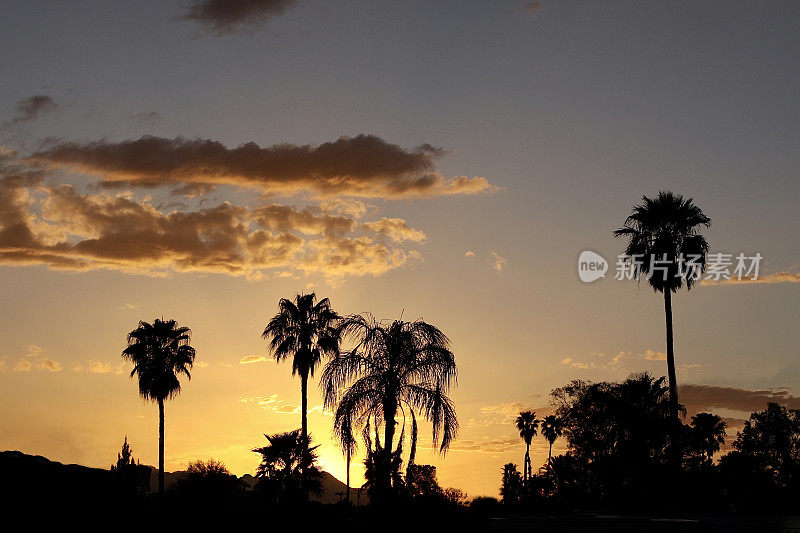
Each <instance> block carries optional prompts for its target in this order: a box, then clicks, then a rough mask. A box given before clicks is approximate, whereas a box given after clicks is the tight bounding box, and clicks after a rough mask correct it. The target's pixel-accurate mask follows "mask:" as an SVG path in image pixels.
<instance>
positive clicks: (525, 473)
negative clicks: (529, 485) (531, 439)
mask: <svg viewBox="0 0 800 533" xmlns="http://www.w3.org/2000/svg"><path fill="white" fill-rule="evenodd" d="M530 459H531V445H530V444H528V443H525V460H524V462H523V463H524V464H523V465H522V481H528V461H530Z"/></svg>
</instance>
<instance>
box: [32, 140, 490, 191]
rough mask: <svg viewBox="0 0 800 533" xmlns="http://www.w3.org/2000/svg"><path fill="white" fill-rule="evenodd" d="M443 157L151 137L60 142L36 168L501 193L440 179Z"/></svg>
mask: <svg viewBox="0 0 800 533" xmlns="http://www.w3.org/2000/svg"><path fill="white" fill-rule="evenodd" d="M442 153H443V151H442V150H441V149H439V148H435V147H433V146H430V145H427V144H424V145H422V146H420V147H418V148H415V149H410V150H409V149H404V148H402V147H400V146H398V145H396V144H391V143H388V142H386V141H384V140H383V139H381V138H380V137H376V136H374V135H358V136H356V137H340V138H339V139H337V140H335V141H331V142H326V143H322V144H320V145H316V146H313V145H296V144H277V145H273V146H268V147H263V148H262V147H260V146H259V145H257V144H256V143H252V142H250V143H246V144H242V145H240V146H238V147H236V148H228V147H226V146H225V145H223V144H222V143H220V142H218V141H214V140H208V139H184V138H181V137H177V138H175V139H167V138H163V137H153V136H144V137H141V138H140V139H137V140H129V141H122V142H109V141H97V142H91V143H84V144H81V143H75V142H60V143H56V144H54V145H52V146H51V147H50V148H48V149H46V150H42V151H39V152H37V153H35V154H33V155H32V156H31V157H30V158H29V161H30V162H38V163H44V164H47V165H50V166H51V167H61V168H70V169H73V170H78V171H80V172H84V173H88V174H93V175H98V176H100V177H101V178H102V180H103V184H104V185H105V186H107V187H114V186H116V187H124V186H133V185H135V186H141V187H158V186H162V185H182V186H197V185H201V186H216V185H233V186H236V187H245V188H251V189H257V190H260V191H263V192H266V193H270V194H273V195H292V194H296V193H299V192H311V193H314V194H316V195H318V196H357V197H373V198H419V197H430V196H443V195H455V194H475V193H480V192H487V191H491V190H493V189H494V188H493V187H492V186H491V185H490V184H489V182H488V180H486V178H483V177H473V178H469V177H466V176H459V177H455V178H452V179H446V178H444V177H443V176H442V175H441V174H439V173H438V172H436V171H435V167H436V165H435V159H436V158H437V157H438V156H440V155H441V154H442Z"/></svg>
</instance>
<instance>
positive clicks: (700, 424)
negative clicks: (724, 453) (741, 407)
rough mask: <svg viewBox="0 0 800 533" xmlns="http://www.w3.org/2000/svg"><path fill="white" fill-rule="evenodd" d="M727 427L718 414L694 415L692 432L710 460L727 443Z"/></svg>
mask: <svg viewBox="0 0 800 533" xmlns="http://www.w3.org/2000/svg"><path fill="white" fill-rule="evenodd" d="M726 427H727V424H726V423H725V422H723V420H722V418H720V417H719V416H718V415H714V414H711V413H697V414H696V415H694V416H693V417H692V433H693V434H694V437H695V438H696V439H697V443H698V446H699V448H700V449H701V450H703V452H705V454H706V456H707V457H708V460H709V461H710V460H711V458H712V457H713V456H714V454H715V453H717V452H718V451H719V449H720V446H722V445H723V444H725V436H726V435H727V433H726V431H725V428H726Z"/></svg>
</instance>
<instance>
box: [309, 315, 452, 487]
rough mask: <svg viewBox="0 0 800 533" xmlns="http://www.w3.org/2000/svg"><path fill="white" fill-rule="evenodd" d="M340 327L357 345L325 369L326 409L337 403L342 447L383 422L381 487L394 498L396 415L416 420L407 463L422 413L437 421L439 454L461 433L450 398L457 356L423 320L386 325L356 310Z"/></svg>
mask: <svg viewBox="0 0 800 533" xmlns="http://www.w3.org/2000/svg"><path fill="white" fill-rule="evenodd" d="M340 327H341V332H342V337H343V339H350V340H352V341H353V342H354V348H353V349H351V350H347V351H343V352H342V353H340V354H339V355H338V356H337V357H334V358H333V359H331V360H330V362H329V363H328V364H327V366H326V367H325V370H324V371H323V374H322V379H321V386H322V387H323V391H324V397H325V407H326V408H329V409H334V408H335V413H334V434H335V435H336V437H337V438H338V440H339V442H340V443H341V444H342V445H343V446H342V447H343V448H344V447H345V446H346V445H347V442H349V441H351V440H352V439H353V438H354V437H353V430H354V429H355V428H362V427H364V426H365V425H366V424H368V423H369V421H370V419H372V420H374V421H375V423H376V424H379V423H382V424H383V427H384V439H383V440H384V443H383V446H382V447H381V452H380V456H381V457H380V459H379V460H380V461H381V462H382V463H383V468H380V470H379V472H380V480H379V483H378V484H379V486H380V487H381V490H382V491H384V494H387V495H388V494H389V492H390V490H391V487H392V479H391V462H392V459H393V455H394V453H395V452H394V445H393V442H394V437H395V425H396V424H397V422H396V418H397V416H398V414H400V415H401V416H402V417H403V419H404V420H405V419H406V416H408V417H409V418H410V419H411V450H410V455H409V461H408V464H409V465H411V464H413V463H414V455H415V453H416V445H417V418H416V416H417V414H418V413H419V414H422V416H423V417H425V418H426V419H427V420H429V421H430V422H431V423H432V425H433V443H434V446H436V445H437V444H438V445H439V452H440V453H442V454H443V453H445V452H446V451H447V448H448V447H449V446H450V443H451V442H452V441H453V439H454V438H455V436H456V432H457V429H458V419H457V417H456V412H455V408H454V406H453V402H452V400H451V399H450V398H449V397H448V396H447V391H448V390H449V389H450V386H451V385H452V384H453V383H454V382H455V381H456V363H455V357H454V355H453V352H452V351H450V341H449V339H448V338H447V336H446V335H445V334H444V333H442V332H441V331H440V330H439V329H438V328H436V327H435V326H432V325H430V324H428V323H426V322H423V321H422V320H417V321H414V322H404V321H402V320H396V321H394V322H391V323H389V324H386V323H383V322H379V321H377V320H375V319H374V318H373V317H372V316H366V317H365V316H361V315H353V316H350V317H347V318H346V319H344V320H343V322H342V324H341V326H340ZM404 427H405V422H404ZM401 435H402V433H401ZM401 440H402V439H401ZM376 444H377V443H376ZM398 447H399V444H398Z"/></svg>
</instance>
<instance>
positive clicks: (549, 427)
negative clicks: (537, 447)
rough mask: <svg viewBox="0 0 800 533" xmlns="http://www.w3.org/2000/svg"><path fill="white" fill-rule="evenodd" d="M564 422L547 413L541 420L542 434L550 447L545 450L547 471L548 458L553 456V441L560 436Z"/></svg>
mask: <svg viewBox="0 0 800 533" xmlns="http://www.w3.org/2000/svg"><path fill="white" fill-rule="evenodd" d="M563 429H564V423H563V422H562V420H561V418H559V417H557V416H556V415H547V416H546V417H544V419H543V420H542V436H543V437H544V438H545V440H547V443H548V444H549V445H550V448H549V450H548V452H547V472H548V473H549V472H550V460H551V458H552V457H553V443H554V442H555V441H556V439H557V438H559V437H560V436H561V432H562V431H563Z"/></svg>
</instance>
